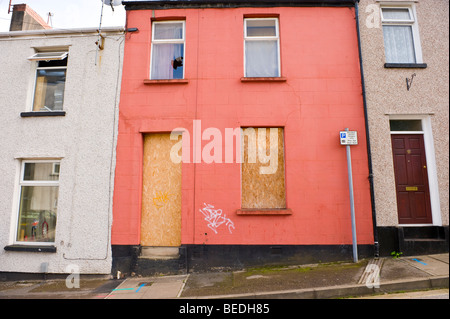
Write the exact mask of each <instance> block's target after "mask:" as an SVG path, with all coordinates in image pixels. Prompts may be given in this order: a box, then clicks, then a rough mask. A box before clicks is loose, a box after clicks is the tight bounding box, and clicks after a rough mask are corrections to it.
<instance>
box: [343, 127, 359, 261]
mask: <svg viewBox="0 0 450 319" xmlns="http://www.w3.org/2000/svg"><path fill="white" fill-rule="evenodd" d="M345 131H347V132H348V128H346V129H345ZM345 148H346V150H347V170H348V186H349V193H350V211H351V217H352V240H353V261H354V262H355V263H357V262H358V247H357V240H356V223H355V201H354V197H353V174H352V157H351V153H350V145H346V146H345Z"/></svg>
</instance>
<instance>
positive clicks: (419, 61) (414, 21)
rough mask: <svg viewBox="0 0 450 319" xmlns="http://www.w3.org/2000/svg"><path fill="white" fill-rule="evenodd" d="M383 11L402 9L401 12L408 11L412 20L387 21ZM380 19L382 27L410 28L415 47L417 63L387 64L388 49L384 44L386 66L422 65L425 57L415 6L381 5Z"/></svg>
mask: <svg viewBox="0 0 450 319" xmlns="http://www.w3.org/2000/svg"><path fill="white" fill-rule="evenodd" d="M383 9H401V10H405V9H407V10H408V13H409V16H410V19H409V20H399V19H387V18H385V17H384V14H383ZM380 17H381V26H382V27H383V26H410V27H411V31H412V41H413V46H414V56H415V60H416V61H415V62H387V61H386V47H385V44H384V43H383V47H384V49H385V52H384V55H385V61H386V64H394V65H395V64H409V65H416V64H422V63H423V55H422V46H421V42H420V34H419V25H418V22H417V13H416V7H415V5H414V4H405V5H401V4H392V3H391V4H381V5H380ZM382 32H383V41H384V31H383V29H382Z"/></svg>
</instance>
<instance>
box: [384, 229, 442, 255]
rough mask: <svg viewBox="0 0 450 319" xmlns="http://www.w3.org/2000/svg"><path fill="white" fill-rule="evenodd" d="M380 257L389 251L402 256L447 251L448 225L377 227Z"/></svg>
mask: <svg viewBox="0 0 450 319" xmlns="http://www.w3.org/2000/svg"><path fill="white" fill-rule="evenodd" d="M377 231H378V241H379V245H380V257H386V256H390V255H391V252H393V251H396V252H401V253H402V254H403V256H414V255H416V256H417V255H427V254H441V253H448V251H449V227H448V226H417V227H410V226H408V227H406V226H405V227H401V226H399V227H377Z"/></svg>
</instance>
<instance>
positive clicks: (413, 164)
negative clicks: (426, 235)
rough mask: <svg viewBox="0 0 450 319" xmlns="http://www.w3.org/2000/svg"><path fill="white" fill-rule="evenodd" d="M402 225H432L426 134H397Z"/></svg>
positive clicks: (394, 145)
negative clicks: (424, 139)
mask: <svg viewBox="0 0 450 319" xmlns="http://www.w3.org/2000/svg"><path fill="white" fill-rule="evenodd" d="M392 151H393V154H394V170H395V184H396V190H397V206H398V222H399V224H430V223H431V222H432V220H431V205H430V191H429V188H428V173H427V166H426V165H427V162H426V157H425V147H424V142H423V135H421V134H399V135H397V134H393V135H392Z"/></svg>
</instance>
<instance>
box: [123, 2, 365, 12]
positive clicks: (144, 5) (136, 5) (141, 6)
mask: <svg viewBox="0 0 450 319" xmlns="http://www.w3.org/2000/svg"><path fill="white" fill-rule="evenodd" d="M355 2H359V0H129V1H128V0H123V1H122V4H123V5H124V6H125V10H158V9H186V8H192V9H195V8H238V7H353V6H354V5H355Z"/></svg>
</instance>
